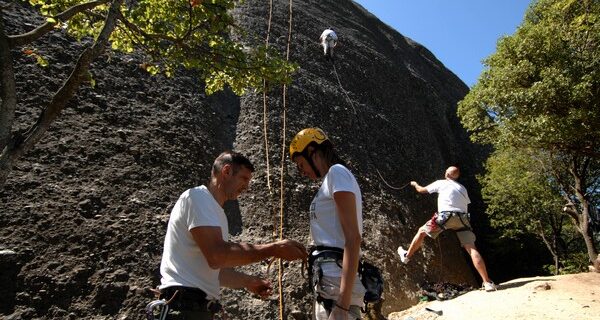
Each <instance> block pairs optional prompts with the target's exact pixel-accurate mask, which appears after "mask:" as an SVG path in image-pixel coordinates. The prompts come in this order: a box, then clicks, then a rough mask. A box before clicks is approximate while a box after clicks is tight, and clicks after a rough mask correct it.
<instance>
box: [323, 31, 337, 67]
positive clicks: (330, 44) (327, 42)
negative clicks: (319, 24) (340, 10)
mask: <svg viewBox="0 0 600 320" xmlns="http://www.w3.org/2000/svg"><path fill="white" fill-rule="evenodd" d="M337 40H338V37H337V34H335V31H334V30H333V28H327V29H325V31H323V33H322V34H321V37H320V38H319V41H320V42H321V46H323V54H324V55H325V58H326V59H327V60H332V61H333V48H335V46H336V45H337Z"/></svg>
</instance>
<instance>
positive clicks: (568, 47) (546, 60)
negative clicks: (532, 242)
mask: <svg viewBox="0 0 600 320" xmlns="http://www.w3.org/2000/svg"><path fill="white" fill-rule="evenodd" d="M484 64H485V70H484V71H483V73H482V74H481V76H480V78H479V80H478V82H477V84H476V85H475V86H474V87H473V88H472V90H471V92H470V93H469V94H468V95H467V96H466V97H465V98H464V100H463V101H461V102H460V103H459V106H458V115H459V117H460V119H461V121H462V123H463V125H464V126H465V127H466V128H467V130H469V131H470V132H471V137H472V139H473V140H474V141H476V142H480V143H485V144H492V145H493V146H494V147H495V149H496V153H495V154H494V156H492V158H491V159H490V160H489V162H488V170H489V171H488V173H487V174H486V176H485V177H483V181H485V183H484V184H485V185H486V187H484V190H483V192H484V194H487V200H488V202H489V203H490V205H491V206H490V210H491V212H495V213H496V214H498V212H499V211H500V210H501V209H500V207H499V206H501V205H502V204H503V203H505V204H504V205H505V206H506V207H505V208H504V210H506V212H512V213H514V214H516V215H518V217H515V216H512V217H511V218H510V219H505V220H503V221H502V222H499V221H497V223H505V224H512V227H513V228H517V226H521V227H525V228H526V230H529V231H530V232H533V230H535V229H532V228H534V226H535V223H540V222H542V221H543V220H542V219H544V218H548V217H553V216H554V215H555V214H556V212H557V211H558V210H562V212H564V213H565V214H567V216H568V217H570V218H571V221H572V222H573V226H574V227H575V228H576V229H577V231H579V233H580V234H581V236H582V237H583V239H584V242H585V246H586V249H587V253H588V257H589V260H590V261H592V262H594V264H595V265H596V267H597V268H598V267H600V258H599V257H598V251H597V249H596V248H595V244H594V242H593V237H592V234H591V230H590V229H589V221H590V217H591V216H590V214H591V213H592V212H593V211H594V210H595V208H596V206H597V205H598V203H597V202H596V199H597V198H598V193H599V191H600V189H599V188H598V187H599V186H598V179H599V178H600V172H599V171H598V168H599V167H600V103H599V102H600V1H597V0H583V1H579V0H537V1H535V2H534V3H533V4H532V6H531V7H530V8H529V10H528V12H527V14H526V16H525V19H524V21H523V23H522V24H521V25H520V26H519V28H518V29H517V31H516V32H515V34H513V35H511V36H506V37H503V38H501V39H500V40H499V41H498V44H497V48H496V52H495V53H494V54H492V55H491V56H490V57H488V58H487V59H486V60H485V61H484ZM527 163H529V166H530V167H531V166H541V168H544V170H546V171H539V170H538V169H539V168H532V169H528V166H527V165H526V164H527ZM557 199H560V200H557ZM528 201H529V203H528ZM557 201H558V202H557ZM559 202H562V203H559ZM553 207H554V208H553ZM529 219H530V220H529ZM506 227H508V226H506ZM513 231H515V230H513Z"/></svg>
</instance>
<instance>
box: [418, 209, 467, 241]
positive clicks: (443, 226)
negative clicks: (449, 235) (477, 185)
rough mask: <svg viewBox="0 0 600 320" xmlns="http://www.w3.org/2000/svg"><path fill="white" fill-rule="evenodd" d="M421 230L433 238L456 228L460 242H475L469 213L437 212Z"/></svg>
mask: <svg viewBox="0 0 600 320" xmlns="http://www.w3.org/2000/svg"><path fill="white" fill-rule="evenodd" d="M420 230H423V231H424V232H425V233H426V234H427V235H428V236H429V237H431V238H432V239H435V238H437V237H438V236H439V235H440V233H442V232H444V231H445V230H455V231H456V236H457V237H458V240H459V241H460V244H461V245H462V246H464V245H465V244H472V245H474V244H475V239H476V237H475V234H474V233H473V231H472V230H471V224H470V222H469V217H468V214H467V213H462V212H448V211H443V212H441V213H439V214H438V213H437V212H436V213H435V214H434V215H433V217H431V219H430V220H429V221H427V223H425V224H424V225H423V226H422V227H421V228H420Z"/></svg>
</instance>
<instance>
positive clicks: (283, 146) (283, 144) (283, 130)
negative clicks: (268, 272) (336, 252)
mask: <svg viewBox="0 0 600 320" xmlns="http://www.w3.org/2000/svg"><path fill="white" fill-rule="evenodd" d="M291 41H292V0H290V6H289V19H288V39H287V50H286V54H285V60H286V61H289V60H290V42H291ZM286 112H287V85H286V84H284V85H283V115H282V126H281V127H282V128H281V168H280V171H279V174H280V180H279V186H280V190H279V239H280V240H283V205H284V178H285V176H284V174H285V149H286V139H285V135H286ZM278 266H279V268H278V269H279V319H280V320H284V319H283V272H282V270H283V264H282V261H281V259H279V264H278Z"/></svg>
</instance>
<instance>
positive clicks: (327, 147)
mask: <svg viewBox="0 0 600 320" xmlns="http://www.w3.org/2000/svg"><path fill="white" fill-rule="evenodd" d="M308 145H309V146H313V147H314V148H315V151H319V152H320V153H321V155H322V156H323V158H325V161H326V162H327V164H328V165H329V166H333V165H334V164H341V165H343V166H344V167H346V168H348V165H347V164H346V162H345V161H344V160H342V158H340V157H339V156H338V155H337V153H335V150H334V149H333V143H331V141H329V140H325V141H323V142H321V144H318V143H316V142H311V143H309V144H308Z"/></svg>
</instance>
